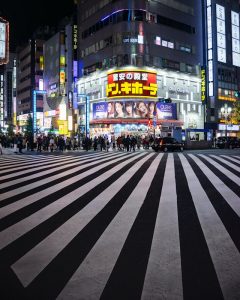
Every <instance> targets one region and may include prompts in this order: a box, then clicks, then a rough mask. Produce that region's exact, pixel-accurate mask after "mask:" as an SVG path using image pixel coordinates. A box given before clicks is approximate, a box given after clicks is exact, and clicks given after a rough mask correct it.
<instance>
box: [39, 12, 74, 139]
mask: <svg viewBox="0 0 240 300" xmlns="http://www.w3.org/2000/svg"><path fill="white" fill-rule="evenodd" d="M59 26H60V27H59V31H58V32H57V33H56V34H55V35H54V36H52V37H51V38H50V39H48V40H47V41H46V42H45V43H44V72H43V79H44V89H45V90H46V96H45V97H44V130H45V131H46V132H48V131H49V130H50V129H51V130H54V132H55V133H58V134H64V135H71V134H72V133H73V132H74V131H75V128H73V126H74V118H75V112H74V108H73V93H74V84H73V82H74V78H77V58H76V53H75V52H76V49H74V48H75V45H76V44H77V41H76V40H77V36H76V28H75V27H76V23H75V18H74V17H73V18H70V19H64V20H62V22H61V24H59ZM74 40H75V41H74Z"/></svg>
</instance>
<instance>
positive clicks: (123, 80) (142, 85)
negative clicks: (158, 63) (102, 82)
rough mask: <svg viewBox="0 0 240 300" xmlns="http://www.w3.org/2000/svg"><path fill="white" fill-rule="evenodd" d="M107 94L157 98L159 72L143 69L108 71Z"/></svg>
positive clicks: (110, 95)
mask: <svg viewBox="0 0 240 300" xmlns="http://www.w3.org/2000/svg"><path fill="white" fill-rule="evenodd" d="M106 95H107V97H108V98H132V97H136V98H156V97H157V74H156V73H155V72H149V71H142V70H141V71H130V70H129V71H128V70H119V71H114V72H111V73H108V84H107V87H106Z"/></svg>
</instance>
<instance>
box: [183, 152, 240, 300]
mask: <svg viewBox="0 0 240 300" xmlns="http://www.w3.org/2000/svg"><path fill="white" fill-rule="evenodd" d="M179 157H180V159H181V162H182V165H183V169H184V172H185V174H186V178H187V181H188V186H189V190H190V192H191V195H192V198H193V202H194V205H195V207H196V211H197V214H198V218H199V221H200V223H201V227H202V230H203V233H204V236H205V239H206V242H207V245H208V248H209V251H210V255H211V258H212V261H213V264H214V267H215V270H216V273H217V277H218V280H219V283H220V286H221V289H222V292H223V295H224V299H226V300H227V299H229V300H230V299H233V298H232V295H235V299H240V289H239V287H240V276H239V274H240V254H239V252H238V250H237V248H236V247H235V245H234V243H233V241H232V239H231V237H230V236H229V234H228V232H227V231H226V228H225V227H224V225H223V223H222V221H221V219H220V218H219V216H218V215H217V213H216V211H215V209H214V208H213V206H212V204H211V202H210V201H209V199H208V196H207V194H206V193H205V191H204V189H203V188H202V186H201V184H200V182H199V180H198V178H197V176H196V175H195V173H194V172H193V170H192V168H191V166H190V164H189V162H188V161H187V159H186V158H185V157H184V155H182V154H179ZM191 157H193V155H191ZM196 161H198V160H196ZM198 167H199V168H200V169H202V165H198ZM205 175H206V176H207V177H208V178H209V180H211V182H212V183H213V184H216V181H215V180H213V181H212V176H211V177H210V176H208V175H207V174H205Z"/></svg>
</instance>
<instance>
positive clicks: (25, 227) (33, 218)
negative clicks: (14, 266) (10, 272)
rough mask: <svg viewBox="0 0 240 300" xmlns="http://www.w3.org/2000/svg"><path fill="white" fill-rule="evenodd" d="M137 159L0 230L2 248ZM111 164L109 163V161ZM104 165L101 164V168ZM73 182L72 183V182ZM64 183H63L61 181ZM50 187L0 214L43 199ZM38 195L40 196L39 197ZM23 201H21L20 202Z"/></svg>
mask: <svg viewBox="0 0 240 300" xmlns="http://www.w3.org/2000/svg"><path fill="white" fill-rule="evenodd" d="M142 156H145V154H144V153H142V154H140V155H139V156H138V157H139V158H141V157H142ZM120 159H121V157H120V158H119V159H116V160H115V161H116V162H117V161H119V160H120ZM135 159H136V156H133V157H132V155H131V156H129V160H125V161H124V162H122V163H119V164H118V165H117V166H116V167H114V168H111V169H110V170H109V171H107V172H105V173H103V174H102V175H101V176H99V177H97V178H95V179H93V180H92V181H90V182H88V183H86V184H85V185H83V186H80V187H79V188H77V189H74V190H73V191H72V192H71V193H68V194H66V195H65V196H63V197H61V198H59V199H57V200H56V201H54V202H53V203H51V204H49V205H48V206H47V207H44V208H42V209H41V210H38V211H37V212H36V213H35V214H32V215H30V216H29V217H28V218H26V219H23V220H22V221H20V222H18V223H16V224H14V225H13V226H11V227H8V228H7V229H6V230H4V231H2V232H0V249H2V248H3V247H5V246H6V245H8V244H9V243H11V242H12V241H13V240H15V239H17V238H18V237H20V236H22V235H23V234H24V233H26V232H27V231H29V230H30V229H32V228H34V227H35V226H37V225H38V224H39V223H40V222H43V221H44V220H46V219H48V218H50V217H51V216H52V215H54V214H55V213H57V212H58V211H59V210H61V209H63V208H64V207H66V206H68V205H69V204H70V203H72V202H73V201H74V200H76V199H77V198H79V197H80V196H82V195H84V194H85V193H86V192H88V191H89V190H91V188H92V187H93V186H96V185H97V184H99V183H101V182H102V181H103V180H105V179H106V178H108V176H111V174H112V173H113V172H117V171H118V170H120V169H121V168H122V167H123V166H124V165H126V163H127V162H131V161H133V160H135ZM107 164H109V163H107ZM103 166H104V165H102V166H101V168H102V167H103ZM94 169H95V168H93V169H91V170H89V171H87V172H84V173H82V174H80V175H79V176H78V180H79V179H80V178H84V177H85V176H87V175H89V174H91V173H92V170H94ZM70 184H71V183H70ZM60 185H62V183H60ZM50 189H51V190H52V191H53V189H54V190H55V189H56V186H53V187H51V188H50ZM50 189H49V190H48V191H47V192H46V190H45V191H43V193H38V194H37V195H36V196H35V195H31V196H29V197H27V199H25V201H24V202H22V201H17V202H15V203H13V204H11V205H9V206H10V207H9V206H8V207H4V208H2V209H0V215H1V216H4V215H7V212H9V211H10V212H11V213H12V212H14V211H16V210H17V209H19V208H22V207H23V206H26V205H29V204H30V203H34V202H36V201H37V200H39V199H41V198H42V197H43V195H49V194H50V193H51V192H50ZM37 196H38V198H37ZM20 202H21V203H20Z"/></svg>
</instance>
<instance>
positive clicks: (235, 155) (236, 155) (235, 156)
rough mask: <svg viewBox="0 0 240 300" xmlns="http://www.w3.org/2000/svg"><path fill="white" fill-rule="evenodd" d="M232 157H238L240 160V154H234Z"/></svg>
mask: <svg viewBox="0 0 240 300" xmlns="http://www.w3.org/2000/svg"><path fill="white" fill-rule="evenodd" d="M232 157H235V158H237V159H238V160H240V156H239V155H232Z"/></svg>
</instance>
